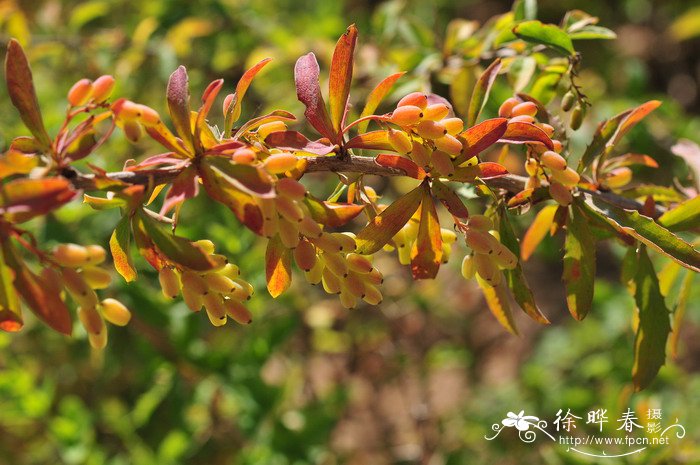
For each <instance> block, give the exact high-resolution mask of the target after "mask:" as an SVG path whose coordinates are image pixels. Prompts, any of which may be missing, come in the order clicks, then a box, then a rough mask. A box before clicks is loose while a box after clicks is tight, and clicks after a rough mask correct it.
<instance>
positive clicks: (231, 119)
mask: <svg viewBox="0 0 700 465" xmlns="http://www.w3.org/2000/svg"><path fill="white" fill-rule="evenodd" d="M270 61H272V58H265V59H264V60H261V61H259V62H258V63H256V64H255V65H253V67H252V68H250V69H249V70H247V71H246V72H245V73H243V76H241V78H240V79H239V80H238V83H237V84H236V92H235V93H234V94H233V95H234V97H233V100H232V102H231V105H230V106H229V108H228V109H227V111H226V113H225V118H226V122H225V125H224V127H225V128H227V132H230V128H231V127H233V123H235V122H236V121H238V118H240V117H241V111H242V105H243V97H244V96H245V94H246V92H247V91H248V87H250V84H251V83H252V82H253V79H254V78H255V76H256V75H257V74H258V73H259V72H260V70H261V69H263V67H264V66H265V65H266V64H268V63H269V62H270Z"/></svg>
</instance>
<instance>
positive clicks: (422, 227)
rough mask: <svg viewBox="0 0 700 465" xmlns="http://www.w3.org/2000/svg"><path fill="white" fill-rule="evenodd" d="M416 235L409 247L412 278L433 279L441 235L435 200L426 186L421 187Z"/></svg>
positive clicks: (438, 257)
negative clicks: (421, 194)
mask: <svg viewBox="0 0 700 465" xmlns="http://www.w3.org/2000/svg"><path fill="white" fill-rule="evenodd" d="M420 209H421V210H420V223H419V224H418V236H417V237H416V241H415V242H414V243H413V247H412V248H411V273H412V274H413V279H433V278H435V276H436V275H437V272H438V270H439V269H440V262H441V260H442V236H441V235H440V220H439V219H438V216H437V211H436V210H435V202H433V197H432V195H430V189H428V188H427V186H426V187H425V188H424V189H423V198H422V200H421V206H420Z"/></svg>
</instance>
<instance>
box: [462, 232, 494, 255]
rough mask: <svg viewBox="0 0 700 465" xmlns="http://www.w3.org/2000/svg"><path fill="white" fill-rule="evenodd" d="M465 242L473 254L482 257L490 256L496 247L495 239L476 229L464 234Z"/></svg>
mask: <svg viewBox="0 0 700 465" xmlns="http://www.w3.org/2000/svg"><path fill="white" fill-rule="evenodd" d="M465 241H466V244H467V246H468V247H470V248H471V249H472V250H474V252H476V253H479V254H484V255H490V254H492V253H493V251H494V249H495V248H496V247H497V245H498V241H497V240H496V238H495V237H493V236H492V235H491V234H489V233H486V232H483V231H479V230H477V229H470V230H469V232H467V234H466V237H465Z"/></svg>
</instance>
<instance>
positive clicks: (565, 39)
mask: <svg viewBox="0 0 700 465" xmlns="http://www.w3.org/2000/svg"><path fill="white" fill-rule="evenodd" d="M513 33H514V34H515V35H516V36H518V37H519V38H521V39H523V40H525V41H527V42H533V43H536V44H543V45H546V46H548V47H551V48H553V49H555V50H557V51H559V52H562V53H564V54H565V55H573V54H575V53H576V51H575V50H574V44H573V43H572V42H571V38H570V37H569V36H568V35H567V33H566V32H564V31H562V30H561V29H560V28H559V27H557V26H555V25H553V24H542V22H541V21H524V22H522V23H519V24H518V25H517V26H515V27H514V28H513Z"/></svg>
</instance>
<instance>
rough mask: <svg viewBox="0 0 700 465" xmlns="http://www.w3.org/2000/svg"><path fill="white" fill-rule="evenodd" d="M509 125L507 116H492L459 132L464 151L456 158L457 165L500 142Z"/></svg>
mask: <svg viewBox="0 0 700 465" xmlns="http://www.w3.org/2000/svg"><path fill="white" fill-rule="evenodd" d="M507 126H508V119H507V118H492V119H487V120H486V121H482V122H481V123H479V124H477V125H476V126H472V127H470V128H469V129H467V130H466V131H463V132H461V133H459V135H458V138H459V139H460V140H461V141H462V153H461V154H460V155H459V156H458V157H457V158H456V159H455V165H460V164H462V163H464V162H465V161H467V160H469V159H470V158H471V157H474V156H476V155H478V154H479V153H481V152H482V151H484V150H486V149H487V148H489V147H491V146H492V145H493V144H495V143H496V142H498V140H499V139H500V138H501V136H503V134H504V133H505V132H506V127H507Z"/></svg>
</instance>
